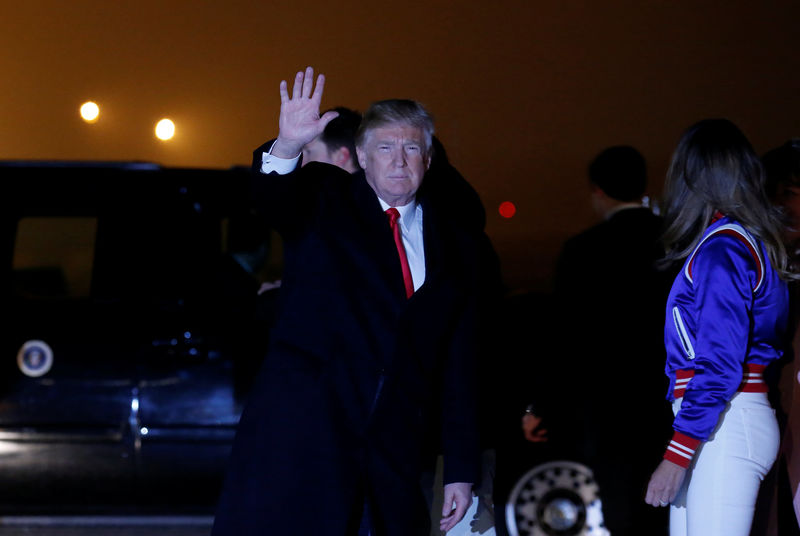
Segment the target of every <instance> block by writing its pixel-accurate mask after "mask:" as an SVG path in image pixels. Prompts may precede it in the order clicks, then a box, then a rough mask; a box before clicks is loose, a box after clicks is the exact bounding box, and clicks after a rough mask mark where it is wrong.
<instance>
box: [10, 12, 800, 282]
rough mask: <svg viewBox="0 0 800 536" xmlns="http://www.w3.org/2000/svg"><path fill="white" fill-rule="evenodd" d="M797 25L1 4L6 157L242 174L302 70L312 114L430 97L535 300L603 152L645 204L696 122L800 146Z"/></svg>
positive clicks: (580, 221) (634, 16)
mask: <svg viewBox="0 0 800 536" xmlns="http://www.w3.org/2000/svg"><path fill="white" fill-rule="evenodd" d="M798 20H800V2H797V1H796V0H778V1H767V2H758V3H756V2H753V1H744V0H731V1H726V2H722V1H706V0H701V1H691V0H677V1H671V2H667V1H654V0H650V1H647V0H646V1H641V0H639V1H632V0H621V1H612V2H590V1H588V0H585V1H575V0H565V1H559V2H542V1H538V0H499V1H484V2H471V1H468V2H463V1H462V2H455V1H446V0H425V1H418V0H408V1H406V2H400V3H395V2H355V1H343V2H308V1H306V2H294V1H291V2H290V1H287V2H269V1H244V0H228V1H225V2H223V1H202V0H196V1H189V0H172V1H169V0H139V1H137V2H100V1H80V0H79V1H72V2H61V1H56V0H41V1H36V0H32V1H30V2H10V1H7V2H4V7H3V10H2V15H1V16H0V66H2V75H1V76H0V158H3V159H18V158H37V159H94V160H148V161H154V162H158V163H161V164H165V165H177V166H210V167H223V168H224V167H229V166H231V165H238V164H245V163H248V162H249V159H250V152H251V150H252V149H253V148H254V147H255V146H257V145H258V144H259V143H261V142H262V141H264V140H265V139H267V138H269V137H272V136H274V135H275V133H276V131H277V125H276V123H277V116H278V107H279V98H278V90H277V88H278V82H279V81H280V80H281V79H282V78H285V79H291V77H292V76H293V74H294V73H295V72H296V71H297V70H298V69H301V68H303V67H305V66H306V65H313V66H314V67H315V68H317V69H318V70H319V71H322V72H324V73H325V74H326V75H327V77H328V83H327V86H326V94H325V97H324V99H323V106H334V105H345V106H350V107H354V108H358V109H361V110H363V109H365V108H366V107H367V106H368V104H369V103H370V102H371V101H373V100H377V99H381V98H387V97H410V98H415V99H418V100H420V101H422V102H423V103H424V104H426V105H427V106H428V108H429V109H430V110H431V111H432V112H433V113H434V115H435V117H436V119H437V121H438V133H439V136H440V137H441V139H442V140H443V142H444V143H445V145H446V147H447V148H448V152H449V154H450V157H451V160H452V161H453V162H454V163H455V164H456V166H457V167H458V168H459V169H460V170H461V171H462V173H463V174H464V175H465V176H466V177H467V178H468V179H469V180H470V181H471V182H472V183H473V184H474V186H475V187H476V188H477V190H478V191H479V193H480V194H481V196H482V198H483V200H484V202H485V204H486V206H487V209H488V211H489V223H488V231H489V233H490V235H491V237H492V239H493V241H494V242H495V245H496V247H497V249H498V252H499V253H500V256H501V259H502V262H503V266H504V272H505V275H506V279H507V281H508V283H509V284H510V285H511V286H513V287H515V288H530V289H547V288H548V287H549V284H550V277H551V272H552V268H553V262H554V259H555V255H556V254H557V252H558V248H559V247H560V244H561V242H562V241H563V240H564V238H566V237H567V236H568V235H570V234H572V233H574V232H576V231H578V230H580V229H582V228H584V227H585V226H587V225H589V224H591V223H592V222H593V220H594V216H593V215H592V212H591V208H590V206H589V203H588V199H587V197H586V193H587V192H586V178H585V169H586V166H587V164H588V162H589V161H590V160H591V158H592V157H593V156H594V155H595V154H596V153H597V152H599V151H600V150H601V149H603V148H604V147H606V146H608V145H612V144H619V143H626V144H632V145H635V146H637V147H639V148H640V150H641V151H642V152H643V154H644V155H645V157H646V158H647V160H648V162H649V169H650V176H651V195H653V196H654V197H657V196H658V195H659V193H660V188H661V184H662V181H663V175H664V172H665V169H666V165H667V162H668V159H669V156H670V153H671V152H672V150H673V148H674V146H675V143H676V142H677V139H678V137H679V136H680V134H681V132H682V131H683V129H684V128H686V127H687V126H688V125H689V124H691V123H693V122H694V121H696V120H699V119H702V118H705V117H710V116H724V117H728V118H730V119H731V120H733V121H734V122H736V123H737V124H738V125H739V126H740V127H741V128H742V129H743V130H744V131H745V133H746V134H747V135H748V136H749V137H750V139H751V141H752V142H753V144H754V146H755V147H756V150H757V151H759V152H764V151H766V150H767V149H769V148H772V147H773V146H776V145H778V144H780V143H782V142H783V141H784V140H785V139H787V138H788V137H790V136H800V116H799V114H798V111H797V105H796V103H797V96H798V95H799V94H800V73H798V61H797V45H796V39H797V21H798ZM90 99H91V100H95V101H96V102H97V103H98V104H100V106H101V113H102V115H101V118H100V121H98V122H97V123H95V124H93V125H87V124H85V123H83V122H82V121H81V120H80V119H79V117H78V107H79V106H80V104H81V103H82V102H84V101H86V100H90ZM161 117H170V118H171V119H173V120H174V121H175V123H176V125H177V135H176V137H175V139H173V140H172V141H170V142H167V143H165V142H160V141H158V140H156V139H155V138H154V137H153V135H152V129H153V126H154V124H155V122H156V121H157V120H158V119H160V118H161ZM506 200H510V201H513V202H514V203H515V204H516V205H517V208H518V212H517V215H516V216H515V217H514V218H512V219H508V220H507V219H503V218H501V217H500V216H499V214H498V213H497V206H498V205H499V204H500V203H501V202H502V201H506Z"/></svg>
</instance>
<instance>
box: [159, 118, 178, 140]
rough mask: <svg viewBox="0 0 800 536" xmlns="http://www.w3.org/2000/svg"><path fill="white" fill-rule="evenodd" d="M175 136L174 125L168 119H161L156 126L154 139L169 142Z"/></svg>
mask: <svg viewBox="0 0 800 536" xmlns="http://www.w3.org/2000/svg"><path fill="white" fill-rule="evenodd" d="M174 135H175V123H173V122H172V121H170V120H169V119H162V120H161V121H159V122H158V123H157V124H156V138H158V139H159V140H164V141H166V140H169V139H172V137H173V136H174Z"/></svg>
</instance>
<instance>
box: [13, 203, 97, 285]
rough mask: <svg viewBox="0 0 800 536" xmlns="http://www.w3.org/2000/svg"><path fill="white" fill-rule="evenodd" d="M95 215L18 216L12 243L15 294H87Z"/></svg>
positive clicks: (91, 262)
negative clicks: (14, 238) (67, 216)
mask: <svg viewBox="0 0 800 536" xmlns="http://www.w3.org/2000/svg"><path fill="white" fill-rule="evenodd" d="M96 234H97V218H91V217H72V218H51V217H29V218H22V219H21V220H19V222H18V225H17V237H16V241H15V244H14V258H13V263H12V266H13V270H14V280H13V281H14V282H13V289H14V293H15V294H17V295H24V296H30V297H41V298H82V297H88V296H89V292H90V288H91V279H92V264H93V260H94V244H95V237H96Z"/></svg>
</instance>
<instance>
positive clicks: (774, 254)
mask: <svg viewBox="0 0 800 536" xmlns="http://www.w3.org/2000/svg"><path fill="white" fill-rule="evenodd" d="M764 182H765V174H764V169H763V167H762V165H761V161H760V159H759V158H758V156H757V155H756V153H755V151H754V150H753V147H752V146H751V145H750V142H749V141H748V140H747V138H746V137H745V136H744V134H742V132H741V131H740V130H739V129H738V128H737V127H736V125H734V124H733V123H731V122H730V121H728V120H727V119H706V120H704V121H700V122H699V123H696V124H694V125H693V126H691V127H690V128H689V129H688V130H687V131H686V132H685V133H684V135H683V137H682V138H681V140H680V142H679V143H678V147H677V149H676V150H675V153H674V154H673V155H672V162H671V163H670V167H669V171H668V172H667V180H666V183H665V185H664V229H665V230H664V233H663V236H662V241H663V243H664V247H665V250H666V256H665V258H664V264H665V265H671V264H672V263H674V262H675V261H678V260H680V259H684V258H686V257H687V256H689V254H690V253H691V252H692V251H693V250H694V248H695V247H696V246H697V244H698V242H699V240H700V238H701V237H702V235H703V232H704V231H705V230H706V228H707V227H708V225H709V224H710V223H711V219H712V217H713V215H714V213H715V212H716V211H719V212H721V213H723V214H725V215H727V216H730V217H731V218H733V219H735V220H736V221H738V222H739V223H740V224H742V226H744V227H745V228H746V229H747V230H748V231H749V232H750V233H751V234H753V236H755V237H756V238H758V239H760V240H761V241H762V242H763V243H764V247H765V249H766V251H767V255H768V256H769V260H770V262H771V263H772V266H773V267H774V268H775V269H776V270H777V271H778V274H779V275H780V276H781V278H783V279H795V278H796V276H795V275H794V274H792V273H791V271H790V269H789V258H788V255H787V253H786V248H785V246H784V244H783V240H782V228H783V222H782V218H781V213H780V210H779V209H778V208H777V207H775V206H774V205H773V204H772V203H771V202H770V201H769V199H768V197H767V195H766V193H765V191H764Z"/></svg>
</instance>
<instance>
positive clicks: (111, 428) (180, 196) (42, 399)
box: [0, 162, 279, 512]
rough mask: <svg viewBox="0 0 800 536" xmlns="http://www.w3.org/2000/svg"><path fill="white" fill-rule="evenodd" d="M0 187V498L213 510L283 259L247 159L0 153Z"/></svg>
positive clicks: (2, 502) (50, 504) (5, 503)
mask: <svg viewBox="0 0 800 536" xmlns="http://www.w3.org/2000/svg"><path fill="white" fill-rule="evenodd" d="M0 188H1V189H2V194H0V207H1V208H2V211H0V222H2V227H0V244H1V246H0V259H2V265H1V268H0V270H1V271H0V292H2V299H1V300H0V303H2V305H0V307H2V309H3V310H2V312H3V313H5V314H4V315H3V318H4V320H2V322H3V325H4V327H3V329H2V336H1V337H0V345H2V346H1V348H2V360H0V367H2V369H0V507H2V508H3V509H5V510H6V511H9V510H13V511H15V512H19V511H23V510H24V511H27V510H37V509H43V508H45V509H52V508H54V507H58V508H62V509H63V508H73V507H75V508H82V509H83V510H84V511H85V508H86V507H87V506H90V505H91V506H101V507H102V506H113V505H149V504H152V505H170V506H173V507H175V506H179V505H187V506H191V507H194V506H199V507H201V508H211V507H213V505H214V503H215V501H216V496H217V493H218V489H219V485H220V482H221V478H222V476H223V474H224V470H225V464H226V461H227V458H228V455H229V452H230V446H231V441H232V438H233V434H234V428H235V426H236V423H237V421H238V418H239V415H240V411H241V408H242V403H243V398H244V396H245V394H246V392H247V389H248V387H249V381H250V379H251V378H252V377H253V375H254V373H255V370H256V369H257V368H258V366H259V364H260V360H261V356H262V355H263V348H264V345H265V343H266V328H265V326H264V325H263V324H262V323H260V321H265V318H266V316H265V315H260V316H258V315H255V314H254V312H255V311H258V310H262V311H266V310H267V309H263V308H262V309H259V303H257V301H256V300H257V295H258V290H259V281H260V280H263V279H264V277H265V274H267V275H269V271H270V269H272V270H273V273H276V272H279V260H278V261H275V259H274V255H273V256H272V257H273V258H272V259H271V260H270V255H269V250H270V247H269V246H270V244H271V238H270V236H271V235H270V233H269V232H268V231H264V230H263V227H262V226H261V225H260V223H259V222H258V221H256V219H255V218H254V216H253V215H252V212H251V211H250V208H249V204H248V201H247V199H248V195H247V192H248V177H247V171H245V170H244V169H241V168H231V169H227V170H212V169H176V168H164V167H161V166H157V165H153V164H147V163H99V162H94V163H82V162H2V163H0ZM262 305H263V304H262Z"/></svg>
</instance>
